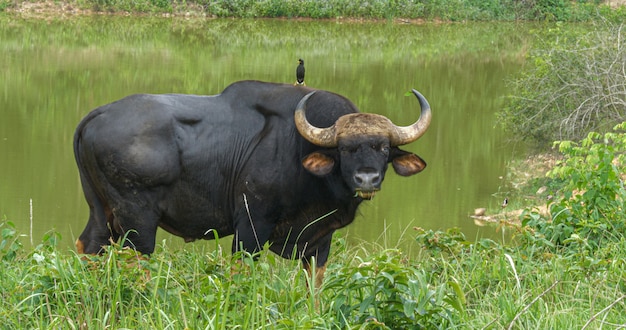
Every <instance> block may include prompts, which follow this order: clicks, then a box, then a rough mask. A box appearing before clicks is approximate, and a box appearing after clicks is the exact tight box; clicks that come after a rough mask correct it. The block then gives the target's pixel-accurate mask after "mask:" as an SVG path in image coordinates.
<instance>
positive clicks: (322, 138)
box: [294, 91, 337, 148]
mask: <svg viewBox="0 0 626 330" xmlns="http://www.w3.org/2000/svg"><path fill="white" fill-rule="evenodd" d="M313 94H315V91H313V92H311V93H309V94H307V95H305V96H304V97H303V98H302V99H301V100H300V102H298V106H297V107H296V113H295V114H294V121H295V122H296V128H297V129H298V132H300V135H302V137H303V138H305V139H306V140H307V141H309V142H311V143H313V144H315V145H318V146H320V147H326V148H333V147H336V146H337V135H336V131H335V125H333V126H331V127H328V128H319V127H315V126H313V125H311V124H310V123H309V121H308V120H306V115H305V111H306V102H307V100H308V99H309V97H311V95H313Z"/></svg>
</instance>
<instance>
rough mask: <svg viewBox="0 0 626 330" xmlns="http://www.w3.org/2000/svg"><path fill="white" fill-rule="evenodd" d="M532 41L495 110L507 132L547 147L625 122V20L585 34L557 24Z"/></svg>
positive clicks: (595, 27) (599, 26) (607, 23)
mask: <svg viewBox="0 0 626 330" xmlns="http://www.w3.org/2000/svg"><path fill="white" fill-rule="evenodd" d="M536 45H537V46H535V49H533V50H532V51H531V53H530V58H529V60H530V61H529V62H530V65H529V68H528V69H526V70H524V72H523V73H522V74H521V77H519V78H518V79H516V80H514V81H512V82H511V85H512V90H513V93H512V95H511V96H510V97H509V102H508V106H507V107H506V108H505V110H504V111H502V112H501V113H500V114H499V118H500V121H501V123H503V125H504V126H505V128H506V129H507V130H510V131H511V132H512V134H511V136H515V137H521V138H523V139H528V140H531V141H534V142H537V143H539V144H540V145H546V144H548V143H550V142H551V141H554V140H570V139H576V140H577V139H581V138H582V137H584V136H585V134H586V133H587V132H590V131H599V132H607V131H608V130H609V129H610V128H611V127H612V126H613V125H615V124H617V123H620V122H622V121H624V120H626V69H625V68H626V67H625V65H626V31H624V25H623V24H616V23H611V22H610V21H607V20H603V21H601V22H599V23H596V24H594V25H593V31H592V32H589V33H581V31H580V30H579V29H578V28H571V27H565V26H563V25H557V26H556V27H555V28H553V29H550V30H549V31H548V32H547V33H546V34H545V35H543V36H538V42H537V43H536Z"/></svg>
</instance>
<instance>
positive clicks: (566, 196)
mask: <svg viewBox="0 0 626 330" xmlns="http://www.w3.org/2000/svg"><path fill="white" fill-rule="evenodd" d="M625 131H626V123H622V124H620V125H617V126H615V127H614V132H609V133H606V134H604V135H601V134H598V133H595V132H592V133H589V134H588V135H587V137H586V138H584V139H582V140H581V141H580V142H579V143H575V142H572V141H561V142H557V143H555V145H557V146H558V147H559V151H560V152H561V153H562V154H563V156H564V159H563V161H562V162H561V163H560V164H558V165H557V166H556V167H555V168H554V169H552V170H551V171H550V172H549V176H551V177H552V178H555V179H559V180H563V182H564V186H563V187H562V189H561V191H562V194H561V197H560V198H557V199H556V200H555V201H554V202H553V203H551V205H550V214H551V217H550V218H549V219H546V218H544V217H541V216H540V215H539V214H537V213H532V212H529V213H527V215H526V216H525V218H524V220H523V222H522V224H523V226H526V227H527V230H526V231H525V232H524V235H522V236H521V237H522V238H523V239H522V242H523V243H524V244H526V245H527V246H533V248H535V247H538V246H539V247H544V248H546V249H547V250H549V251H552V252H554V253H556V252H558V253H560V254H562V255H564V256H566V257H568V258H572V259H573V260H574V261H575V262H574V263H573V264H574V266H575V267H578V268H579V269H585V270H588V269H590V268H594V267H599V266H602V265H603V264H605V263H606V260H607V259H613V258H619V257H620V256H618V255H612V253H611V252H609V253H607V251H614V250H615V249H612V248H611V246H612V245H615V244H622V243H621V242H623V241H624V240H625V239H626V237H625V235H626V234H625V233H626V219H624V210H625V209H626V189H625V188H624V182H625V180H626V177H625V173H626V132H625ZM618 250H619V249H618Z"/></svg>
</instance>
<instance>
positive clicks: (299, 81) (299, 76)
mask: <svg viewBox="0 0 626 330" xmlns="http://www.w3.org/2000/svg"><path fill="white" fill-rule="evenodd" d="M298 63H300V64H298V67H297V68H296V83H295V84H293V85H294V86H296V85H301V86H306V84H305V83H304V60H303V59H299V60H298Z"/></svg>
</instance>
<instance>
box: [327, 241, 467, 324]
mask: <svg viewBox="0 0 626 330" xmlns="http://www.w3.org/2000/svg"><path fill="white" fill-rule="evenodd" d="M355 260H356V261H357V262H358V263H359V264H358V265H355V266H349V267H345V266H343V267H341V269H333V271H332V272H329V276H328V277H327V279H326V284H325V285H324V293H326V292H330V293H332V295H329V296H327V297H324V301H327V302H329V304H330V308H331V311H332V315H333V316H334V317H335V318H336V319H337V320H338V323H339V324H340V328H345V327H346V326H348V325H350V324H363V325H364V326H365V327H361V328H362V329H363V328H365V329H370V328H372V329H409V328H410V329H420V328H424V329H447V328H449V327H451V326H453V325H454V324H455V322H457V321H458V319H459V314H460V313H462V312H463V306H464V303H465V298H464V296H463V294H462V291H461V289H460V287H459V286H458V284H457V283H455V282H451V283H447V284H446V283H444V284H441V285H432V284H431V283H433V282H434V281H435V279H433V278H432V276H433V274H432V273H429V272H427V271H425V270H424V269H418V268H416V267H414V266H411V265H410V264H409V263H408V260H403V255H402V253H400V252H399V251H397V250H385V251H382V252H381V253H378V254H373V255H371V256H369V257H367V259H361V258H358V257H357V258H355Z"/></svg>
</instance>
